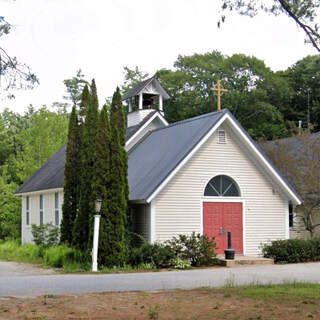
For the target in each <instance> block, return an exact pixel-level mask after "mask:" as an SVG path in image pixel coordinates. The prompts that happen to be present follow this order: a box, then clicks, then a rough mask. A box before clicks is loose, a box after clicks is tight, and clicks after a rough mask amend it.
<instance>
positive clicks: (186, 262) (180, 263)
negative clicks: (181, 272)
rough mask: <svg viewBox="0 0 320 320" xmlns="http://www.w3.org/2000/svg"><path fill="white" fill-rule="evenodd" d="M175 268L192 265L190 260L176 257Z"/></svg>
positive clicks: (174, 260) (173, 262) (173, 261)
mask: <svg viewBox="0 0 320 320" xmlns="http://www.w3.org/2000/svg"><path fill="white" fill-rule="evenodd" d="M172 264H173V268H175V269H187V268H190V267H191V263H190V261H189V260H183V259H181V258H175V259H173V260H172Z"/></svg>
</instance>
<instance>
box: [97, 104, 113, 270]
mask: <svg viewBox="0 0 320 320" xmlns="http://www.w3.org/2000/svg"><path fill="white" fill-rule="evenodd" d="M94 165H95V170H94V171H95V174H96V176H95V181H94V182H93V192H94V197H95V198H96V199H101V200H102V204H101V212H100V215H101V220H100V229H99V251H98V263H99V264H101V265H106V264H107V261H106V257H107V256H108V254H109V253H110V252H109V250H108V248H109V244H108V243H109V236H110V235H109V230H111V224H110V220H109V201H110V194H109V189H110V125H109V118H108V113H107V110H106V106H104V107H103V108H102V110H101V113H100V118H99V124H98V133H97V139H96V161H95V163H94Z"/></svg>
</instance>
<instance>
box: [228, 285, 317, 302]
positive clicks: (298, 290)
mask: <svg viewBox="0 0 320 320" xmlns="http://www.w3.org/2000/svg"><path fill="white" fill-rule="evenodd" d="M223 290H224V291H225V293H229V294H234V295H238V296H239V297H243V298H251V299H263V300H270V299H275V300H281V299H285V300H290V301H295V300H301V299H302V300H306V301H313V300H320V284H317V283H303V282H294V283H284V284H281V285H274V284H270V285H259V284H256V285H252V286H241V287H227V288H224V289H223Z"/></svg>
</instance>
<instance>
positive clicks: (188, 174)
mask: <svg viewBox="0 0 320 320" xmlns="http://www.w3.org/2000/svg"><path fill="white" fill-rule="evenodd" d="M219 129H223V130H225V131H226V134H227V143H226V144H219V143H218V130H217V131H216V133H215V134H214V135H213V136H211V137H210V138H209V139H208V140H207V141H206V143H205V144H204V145H203V146H202V147H201V148H200V149H199V151H198V152H197V153H196V154H195V155H194V156H193V157H192V159H190V160H189V161H188V162H187V163H186V165H185V166H184V167H183V168H182V169H181V170H180V171H179V172H178V173H177V174H176V176H175V177H174V178H173V179H172V180H171V181H170V182H169V183H168V185H167V186H166V187H165V188H164V189H163V190H162V191H161V192H160V193H159V194H158V196H157V197H156V198H155V212H156V216H155V240H156V241H164V240H167V239H171V238H172V237H173V236H177V235H178V234H190V233H191V232H192V231H195V232H197V233H201V232H202V226H201V224H202V201H203V192H204V188H205V186H206V184H207V183H208V181H209V180H210V179H211V178H212V177H214V176H216V175H219V174H224V175H227V176H230V177H232V178H233V179H234V180H235V181H236V182H237V183H238V185H239V188H240V191H241V198H242V199H243V200H244V226H245V230H244V237H245V242H244V250H245V254H248V255H257V254H260V253H261V245H262V244H263V243H266V242H268V241H271V240H275V239H284V238H286V237H287V230H288V229H287V226H286V224H287V204H288V201H287V199H285V198H284V197H282V196H281V195H279V194H278V192H274V186H273V185H272V184H271V182H270V181H269V180H268V179H267V178H266V176H265V175H264V173H263V171H262V170H261V169H259V168H258V167H257V166H256V165H255V164H254V162H252V161H251V160H250V158H249V156H248V153H247V152H246V150H245V148H244V147H240V142H239V141H238V139H237V138H236V137H235V136H233V135H232V132H231V129H230V127H228V126H227V125H225V124H224V125H223V126H221V127H220V128H219Z"/></svg>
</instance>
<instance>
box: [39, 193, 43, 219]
mask: <svg viewBox="0 0 320 320" xmlns="http://www.w3.org/2000/svg"><path fill="white" fill-rule="evenodd" d="M42 224H43V195H42V194H40V225H42Z"/></svg>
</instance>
